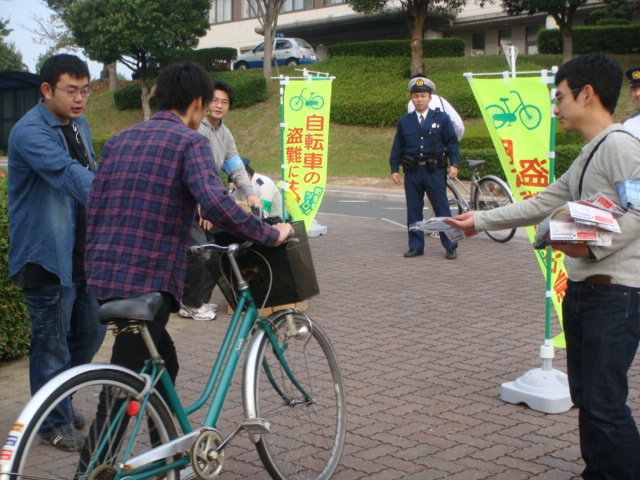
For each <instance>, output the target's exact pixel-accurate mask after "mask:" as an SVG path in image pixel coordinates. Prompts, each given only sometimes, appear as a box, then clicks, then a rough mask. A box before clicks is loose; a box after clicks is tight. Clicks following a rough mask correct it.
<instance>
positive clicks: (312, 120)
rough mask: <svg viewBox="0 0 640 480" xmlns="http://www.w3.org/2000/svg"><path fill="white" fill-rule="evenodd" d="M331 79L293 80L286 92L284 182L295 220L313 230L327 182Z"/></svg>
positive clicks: (286, 195) (288, 203) (287, 86)
mask: <svg viewBox="0 0 640 480" xmlns="http://www.w3.org/2000/svg"><path fill="white" fill-rule="evenodd" d="M331 84H332V82H331V80H330V79H314V80H312V81H310V80H308V79H291V80H290V81H289V83H288V84H287V85H286V87H285V89H284V100H283V101H284V105H283V107H284V124H285V128H284V129H283V137H284V138H283V153H282V156H283V162H282V168H283V175H282V176H283V180H284V190H285V204H286V208H287V212H288V214H289V215H290V216H291V218H292V219H293V220H303V221H304V222H305V227H306V228H307V230H309V227H310V226H311V222H312V221H313V219H314V217H315V215H316V213H317V211H318V208H319V207H320V203H321V202H322V197H323V196H324V191H325V186H326V183H327V153H328V149H329V113H330V105H331Z"/></svg>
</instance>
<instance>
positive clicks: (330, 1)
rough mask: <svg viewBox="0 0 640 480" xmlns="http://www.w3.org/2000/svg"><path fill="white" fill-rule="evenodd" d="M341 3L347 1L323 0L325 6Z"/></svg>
mask: <svg viewBox="0 0 640 480" xmlns="http://www.w3.org/2000/svg"><path fill="white" fill-rule="evenodd" d="M343 3H347V1H346V0H324V5H325V7H328V6H329V5H341V4H343Z"/></svg>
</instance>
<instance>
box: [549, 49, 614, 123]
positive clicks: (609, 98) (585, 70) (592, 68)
mask: <svg viewBox="0 0 640 480" xmlns="http://www.w3.org/2000/svg"><path fill="white" fill-rule="evenodd" d="M622 79H623V75H622V69H621V68H620V65H618V62H616V61H614V60H611V59H610V58H607V57H606V56H604V55H601V54H591V55H582V56H580V57H576V58H574V59H572V60H569V61H568V62H567V63H565V64H564V65H562V66H561V67H560V69H559V70H558V72H557V73H556V78H555V83H556V85H560V83H561V82H562V81H563V80H566V81H567V86H568V87H569V89H571V90H576V91H575V92H573V98H577V97H578V95H579V94H580V90H577V89H581V88H583V87H584V86H585V85H591V87H593V90H594V92H595V93H596V95H598V97H599V98H600V103H602V106H603V107H604V108H606V109H607V110H608V111H609V112H610V113H611V114H612V115H613V112H614V111H615V109H616V104H617V103H618V97H619V96H620V89H621V88H622Z"/></svg>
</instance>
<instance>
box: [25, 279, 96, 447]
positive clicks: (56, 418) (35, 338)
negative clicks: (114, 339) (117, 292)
mask: <svg viewBox="0 0 640 480" xmlns="http://www.w3.org/2000/svg"><path fill="white" fill-rule="evenodd" d="M23 292H24V298H25V300H26V302H27V306H28V308H29V317H30V320H31V346H30V348H29V383H30V386H31V394H32V395H33V394H34V393H36V392H37V391H38V390H39V389H40V388H41V387H42V386H43V385H44V384H45V383H47V382H48V381H49V380H51V379H52V378H53V377H55V376H56V375H58V374H59V373H61V372H63V371H65V370H68V369H69V368H71V367H75V366H77V365H82V364H84V363H90V362H91V360H93V356H94V355H95V354H96V352H97V351H98V349H99V348H100V346H101V345H102V341H103V340H104V336H105V333H106V327H105V326H103V325H100V324H99V323H98V309H99V306H98V302H97V301H96V300H95V298H93V297H92V296H90V295H89V294H88V293H87V286H86V283H84V282H82V283H76V284H74V285H73V286H72V287H63V286H61V285H53V286H49V287H42V288H25V289H23ZM61 408H63V409H64V408H65V407H64V406H63V407H61ZM66 409H67V410H68V411H67V412H62V411H53V412H52V413H51V415H49V417H48V418H47V421H46V422H45V423H44V424H43V426H42V428H41V429H40V432H39V433H40V435H41V436H43V437H49V436H51V435H52V434H54V433H55V432H57V431H58V430H60V429H61V428H62V427H64V426H65V425H68V424H69V420H68V419H69V418H73V417H72V416H70V412H71V405H67V406H66ZM65 418H66V419H67V420H64V419H65Z"/></svg>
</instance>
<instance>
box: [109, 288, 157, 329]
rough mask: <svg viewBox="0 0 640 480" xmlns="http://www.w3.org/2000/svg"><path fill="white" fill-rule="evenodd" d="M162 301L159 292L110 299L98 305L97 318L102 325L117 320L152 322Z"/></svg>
mask: <svg viewBox="0 0 640 480" xmlns="http://www.w3.org/2000/svg"><path fill="white" fill-rule="evenodd" d="M162 302H163V300H162V294H161V293H160V292H151V293H146V294H144V295H142V296H140V297H136V298H125V299H122V300H112V301H110V302H107V303H105V304H104V305H102V306H101V307H100V312H98V320H99V321H100V323H101V324H103V325H106V324H107V323H110V322H114V321H117V320H139V321H144V322H152V321H153V319H154V318H155V316H156V313H158V310H159V309H160V307H161V306H162Z"/></svg>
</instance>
